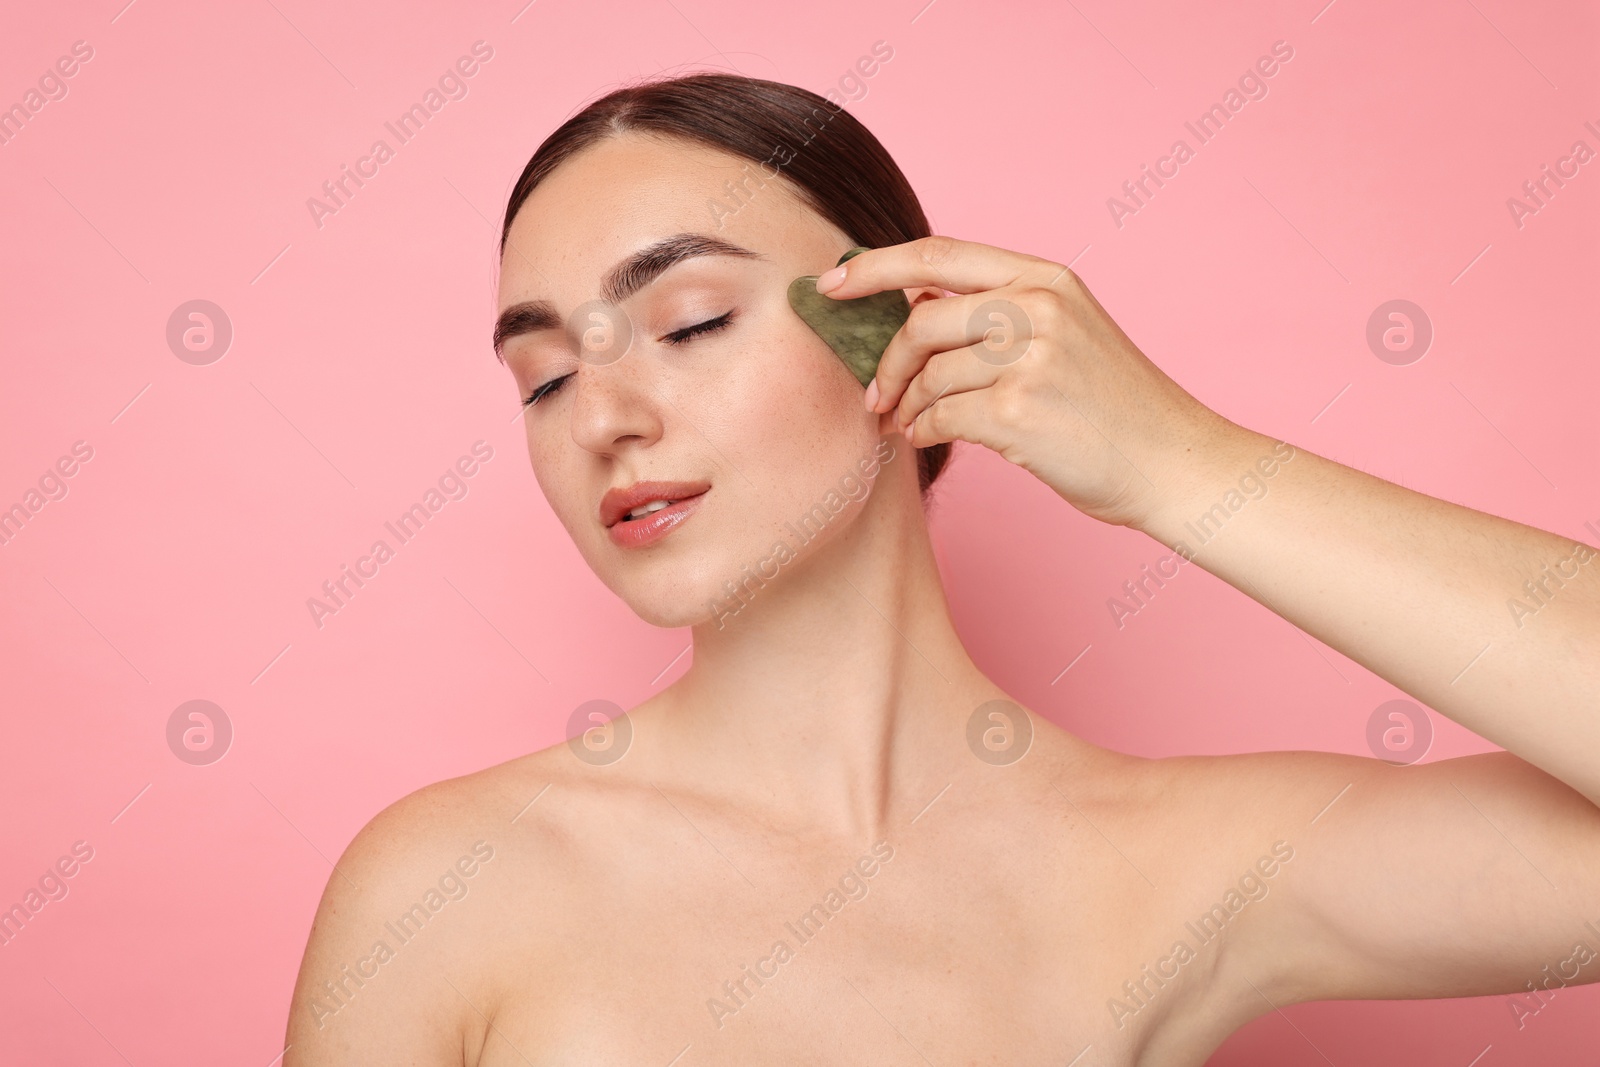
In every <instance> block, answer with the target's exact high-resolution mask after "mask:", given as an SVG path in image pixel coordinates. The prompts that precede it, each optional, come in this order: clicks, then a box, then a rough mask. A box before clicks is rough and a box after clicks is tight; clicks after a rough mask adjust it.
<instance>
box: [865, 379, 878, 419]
mask: <svg viewBox="0 0 1600 1067" xmlns="http://www.w3.org/2000/svg"><path fill="white" fill-rule="evenodd" d="M877 406H878V379H876V378H874V379H872V381H871V382H869V383H867V410H868V411H872V410H873V409H874V408H876V407H877Z"/></svg>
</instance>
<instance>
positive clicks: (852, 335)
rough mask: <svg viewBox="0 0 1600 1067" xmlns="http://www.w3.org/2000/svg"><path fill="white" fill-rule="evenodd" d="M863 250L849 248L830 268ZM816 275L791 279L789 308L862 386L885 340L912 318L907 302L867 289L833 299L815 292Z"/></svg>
mask: <svg viewBox="0 0 1600 1067" xmlns="http://www.w3.org/2000/svg"><path fill="white" fill-rule="evenodd" d="M865 251H867V249H866V248H865V247H857V248H852V249H850V251H848V252H846V253H845V254H844V255H842V256H840V257H839V262H838V263H836V264H834V266H843V265H844V262H845V261H846V260H848V259H849V258H850V257H852V256H858V255H860V254H861V253H863V252H865ZM818 277H819V275H816V274H806V275H803V276H801V277H799V278H796V279H795V280H794V281H792V282H790V283H789V306H790V307H792V308H794V313H795V314H796V315H799V316H800V317H801V318H802V319H804V320H805V324H806V325H807V326H809V327H811V328H812V329H813V330H815V331H816V333H817V336H818V337H821V338H822V339H823V340H824V341H826V342H828V347H829V348H831V349H833V351H834V353H835V354H836V355H838V357H839V358H840V359H841V360H843V361H844V365H845V366H846V367H848V368H850V373H851V374H854V375H855V376H856V380H857V381H858V382H860V383H861V385H862V388H865V387H866V386H867V385H868V384H869V383H870V382H871V381H872V378H873V376H874V375H875V374H877V372H878V360H879V359H880V358H882V356H883V350H884V349H885V348H888V347H889V339H890V338H891V337H893V336H894V335H895V331H896V330H898V329H900V327H901V326H902V325H904V323H905V321H906V319H908V318H910V317H911V304H910V303H909V302H908V301H907V300H906V294H905V293H904V292H902V291H901V290H899V289H890V290H889V291H888V292H884V293H871V294H869V295H867V296H858V297H856V298H855V299H853V300H835V299H834V298H833V297H831V296H828V295H826V294H825V293H819V292H817V278H818Z"/></svg>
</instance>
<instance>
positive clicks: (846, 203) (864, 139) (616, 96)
mask: <svg viewBox="0 0 1600 1067" xmlns="http://www.w3.org/2000/svg"><path fill="white" fill-rule="evenodd" d="M629 131H639V132H643V133H650V134H656V135H662V136H670V137H677V138H680V139H682V140H685V141H690V142H693V143H697V144H701V145H705V146H708V147H711V148H715V149H718V150H720V151H723V152H727V153H729V154H731V155H735V156H740V157H743V158H744V159H747V160H750V161H751V162H752V163H757V164H766V165H767V166H769V167H770V166H774V164H773V163H772V161H773V160H775V159H776V160H779V161H780V163H779V164H777V165H778V166H779V167H780V168H781V171H780V173H781V175H782V176H783V177H785V178H787V179H788V182H789V186H790V187H791V188H792V189H793V190H794V191H795V192H796V194H797V195H798V196H799V197H800V198H801V200H802V201H804V202H805V203H806V204H807V205H809V206H810V207H811V208H812V209H813V210H814V211H816V212H817V214H819V215H821V216H822V217H823V218H825V219H827V220H828V221H829V222H831V223H833V224H834V225H835V226H837V227H838V228H839V229H841V230H843V231H844V232H845V233H846V234H847V235H848V236H849V238H850V241H851V243H852V244H855V245H865V246H867V247H869V248H882V247H884V246H885V245H893V244H900V243H902V242H904V241H912V240H915V239H917V238H919V237H927V236H929V234H930V233H931V232H932V231H931V230H930V229H929V227H928V218H927V216H926V215H925V214H924V213H923V211H922V205H921V203H920V202H918V200H917V194H916V193H915V192H914V191H912V188H911V183H910V182H908V181H906V177H905V175H904V174H902V173H901V172H900V168H899V167H898V166H896V165H895V162H894V160H893V158H891V157H890V155H889V153H888V152H887V151H886V150H885V149H884V147H883V145H882V144H880V143H879V142H878V139H877V138H876V137H874V136H873V135H872V133H871V132H870V131H869V130H868V129H867V128H866V127H865V126H863V125H861V123H860V122H859V121H857V120H856V119H855V117H854V116H852V115H851V114H850V113H849V112H847V111H845V110H844V109H843V108H841V107H836V106H835V105H834V104H833V103H831V102H830V101H829V100H827V99H826V98H824V97H821V96H818V95H817V94H816V93H813V92H811V91H809V90H807V89H800V88H797V87H796V86H793V85H785V84H783V83H782V82H774V81H766V80H764V79H761V78H747V77H743V76H741V75H735V74H723V73H720V72H703V73H696V74H686V75H683V76H680V77H676V78H672V79H668V80H662V81H655V82H647V83H644V84H641V85H633V86H628V87H626V88H623V89H618V90H616V91H614V92H611V93H608V94H607V95H605V96H603V97H601V98H600V99H598V100H596V101H595V102H594V103H592V104H590V105H589V106H588V107H586V108H584V109H583V110H582V111H580V112H578V113H577V114H576V115H574V116H573V117H572V118H570V119H568V120H567V121H566V122H564V123H562V124H561V126H560V128H558V129H557V130H556V131H555V132H554V133H552V134H551V135H550V136H549V137H546V138H545V140H544V143H543V144H541V145H540V146H539V149H538V151H536V152H534V154H533V158H532V159H530V160H528V165H527V166H526V167H524V168H523V170H522V176H521V177H519V178H518V179H517V184H516V186H515V188H513V189H512V190H511V198H510V200H509V201H508V202H507V204H506V214H505V222H504V224H503V225H502V227H501V229H500V251H501V253H502V254H504V252H505V247H506V238H507V235H508V234H509V233H510V232H511V222H512V220H513V219H514V218H516V215H517V212H518V211H519V210H520V209H521V208H522V205H523V204H524V203H525V202H526V201H527V199H528V197H529V196H530V195H531V194H532V193H533V190H534V189H535V188H536V187H537V186H538V184H539V183H540V182H541V181H543V180H544V179H545V178H547V177H549V175H550V172H551V171H553V170H555V169H556V168H557V167H559V166H560V165H561V164H562V163H563V162H565V161H566V160H568V159H570V158H571V157H572V156H574V155H576V154H577V153H579V152H581V151H583V150H584V149H585V148H588V147H590V146H591V145H594V144H597V143H598V142H600V141H603V140H605V139H606V138H608V137H613V136H616V135H618V134H621V133H626V132H629ZM785 157H787V162H782V161H783V160H784V158H785ZM949 457H950V445H949V443H947V442H944V443H940V444H936V445H930V446H929V447H927V448H919V449H917V482H918V486H919V488H920V490H921V492H922V493H923V494H924V495H925V494H926V493H927V491H928V488H929V486H931V485H932V484H933V481H934V479H935V478H937V477H938V476H939V472H940V471H942V470H943V469H944V466H945V463H946V461H947V460H948V459H949Z"/></svg>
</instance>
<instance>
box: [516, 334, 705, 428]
mask: <svg viewBox="0 0 1600 1067" xmlns="http://www.w3.org/2000/svg"><path fill="white" fill-rule="evenodd" d="M732 321H733V312H732V311H728V312H725V313H723V314H721V315H718V316H717V317H716V318H714V319H707V320H706V321H705V322H697V323H695V324H694V325H693V326H685V327H684V328H683V329H681V330H674V331H673V332H672V333H669V334H667V336H666V337H665V338H664V339H663V340H665V341H666V343H667V344H669V345H680V344H683V343H684V342H685V341H689V340H692V339H693V338H695V337H699V336H702V335H704V334H708V333H716V332H717V331H718V330H721V329H724V328H726V327H727V326H728V324H729V323H731V322H732ZM570 377H572V375H570V374H563V375H562V376H561V377H559V378H553V379H551V380H550V381H548V382H546V383H545V384H543V385H541V386H539V388H537V389H535V390H534V391H533V392H532V393H530V394H529V395H528V396H526V397H524V398H523V401H522V406H523V407H532V406H533V405H534V404H537V403H538V402H539V401H541V400H543V399H544V398H545V397H547V396H549V395H550V394H551V393H556V392H560V390H561V384H562V383H563V382H565V381H566V380H567V379H568V378H570Z"/></svg>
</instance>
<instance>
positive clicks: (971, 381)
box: [894, 348, 1002, 426]
mask: <svg viewBox="0 0 1600 1067" xmlns="http://www.w3.org/2000/svg"><path fill="white" fill-rule="evenodd" d="M1001 371H1002V368H1000V367H997V366H995V365H994V364H992V363H986V362H984V361H983V360H981V359H979V358H977V356H975V355H973V352H972V349H970V348H957V349H955V350H953V351H949V352H937V353H935V354H934V355H933V356H932V357H931V358H929V360H928V362H927V363H926V364H924V365H923V368H922V369H921V370H920V371H918V372H917V376H916V377H915V378H912V379H911V384H910V385H908V386H906V391H905V394H904V395H902V396H901V397H900V402H899V404H898V405H896V406H895V408H894V417H895V424H896V426H904V425H906V424H909V423H910V422H912V421H913V420H914V419H916V417H917V416H918V415H920V414H922V412H923V411H924V410H926V409H927V408H928V407H930V406H932V405H933V403H934V402H935V401H938V400H940V399H942V398H944V397H947V396H953V395H955V394H957V393H967V392H971V391H973V390H975V389H987V388H988V387H989V386H991V385H993V384H994V383H995V382H996V381H997V380H999V377H1000V374H1001Z"/></svg>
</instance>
